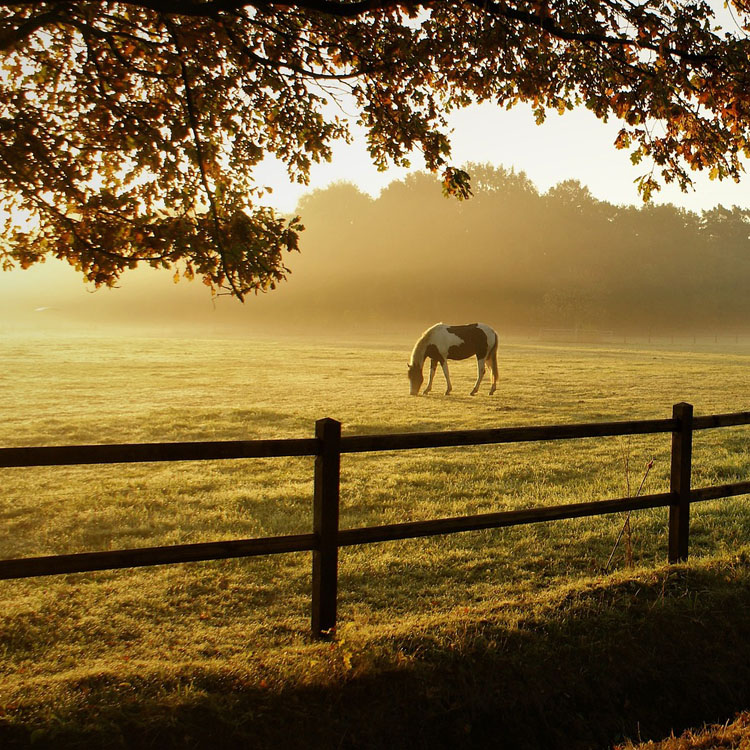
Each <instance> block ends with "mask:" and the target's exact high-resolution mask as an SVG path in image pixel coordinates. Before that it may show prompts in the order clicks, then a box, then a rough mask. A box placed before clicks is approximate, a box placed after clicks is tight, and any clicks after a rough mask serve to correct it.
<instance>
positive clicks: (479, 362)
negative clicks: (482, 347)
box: [471, 357, 486, 396]
mask: <svg viewBox="0 0 750 750" xmlns="http://www.w3.org/2000/svg"><path fill="white" fill-rule="evenodd" d="M485 362H486V359H483V358H482V359H480V358H479V357H477V382H476V383H474V390H472V392H471V395H472V396H476V395H477V391H478V390H479V386H480V384H481V382H482V378H483V377H484V370H485V367H484V363H485Z"/></svg>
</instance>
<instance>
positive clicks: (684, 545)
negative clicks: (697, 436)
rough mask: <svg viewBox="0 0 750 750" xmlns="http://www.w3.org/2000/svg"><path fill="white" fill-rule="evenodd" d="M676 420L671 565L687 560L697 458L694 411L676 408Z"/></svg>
mask: <svg viewBox="0 0 750 750" xmlns="http://www.w3.org/2000/svg"><path fill="white" fill-rule="evenodd" d="M672 418H673V419H676V420H677V428H676V429H675V430H674V432H673V433H672V466H671V475H670V482H669V491H670V492H671V493H672V495H673V496H674V502H673V503H672V504H671V505H670V506H669V562H670V563H676V562H681V561H684V560H687V557H688V536H689V533H690V475H691V471H692V468H691V464H692V457H693V407H692V405H691V404H685V403H680V404H675V405H674V406H673V407H672Z"/></svg>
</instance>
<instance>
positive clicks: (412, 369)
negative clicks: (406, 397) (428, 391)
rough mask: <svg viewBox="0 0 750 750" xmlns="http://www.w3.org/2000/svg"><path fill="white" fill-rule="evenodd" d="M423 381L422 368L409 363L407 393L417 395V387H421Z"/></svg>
mask: <svg viewBox="0 0 750 750" xmlns="http://www.w3.org/2000/svg"><path fill="white" fill-rule="evenodd" d="M423 382H424V375H422V368H421V367H418V366H417V365H409V393H410V394H411V395H412V396H418V395H419V389H420V388H421V387H422V383H423Z"/></svg>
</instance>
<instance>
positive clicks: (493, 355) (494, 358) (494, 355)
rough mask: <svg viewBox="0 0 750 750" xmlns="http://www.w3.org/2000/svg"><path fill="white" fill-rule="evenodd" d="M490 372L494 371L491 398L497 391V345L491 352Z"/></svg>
mask: <svg viewBox="0 0 750 750" xmlns="http://www.w3.org/2000/svg"><path fill="white" fill-rule="evenodd" d="M490 370H492V385H491V386H490V396H491V395H492V394H493V393H494V392H495V391H496V390H497V343H495V346H494V348H493V349H492V351H491V352H490Z"/></svg>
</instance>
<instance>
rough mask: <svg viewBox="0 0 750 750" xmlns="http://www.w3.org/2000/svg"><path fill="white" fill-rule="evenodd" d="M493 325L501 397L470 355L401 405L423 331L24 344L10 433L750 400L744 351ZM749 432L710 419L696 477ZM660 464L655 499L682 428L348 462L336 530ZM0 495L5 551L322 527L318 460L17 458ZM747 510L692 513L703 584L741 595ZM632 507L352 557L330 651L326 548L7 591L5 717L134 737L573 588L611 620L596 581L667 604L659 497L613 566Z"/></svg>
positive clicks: (550, 412)
mask: <svg viewBox="0 0 750 750" xmlns="http://www.w3.org/2000/svg"><path fill="white" fill-rule="evenodd" d="M415 333H417V332H415ZM500 336H501V345H500V349H499V356H498V359H499V369H500V379H499V386H498V390H497V393H496V394H495V395H494V396H493V397H492V398H490V397H488V396H487V390H488V388H489V383H488V382H485V383H484V384H483V386H482V388H481V390H480V393H479V395H477V396H475V397H470V396H469V395H468V393H469V391H470V390H471V387H472V385H473V382H474V379H475V373H476V370H475V366H474V363H473V361H472V360H469V361H466V362H461V363H451V377H452V380H453V386H454V391H453V393H452V394H451V396H449V397H444V396H442V395H438V394H439V393H441V392H442V383H441V381H440V374H438V376H437V382H436V386H435V390H434V391H433V394H431V395H430V396H429V397H419V398H411V397H409V395H408V391H409V387H408V381H407V377H406V369H407V368H406V364H407V359H408V355H409V351H410V349H411V346H412V345H413V341H412V340H406V339H404V340H402V341H397V342H395V343H390V342H389V343H388V344H384V343H380V342H377V341H370V342H356V341H353V342H335V343H334V342H332V343H329V344H326V345H324V346H321V347H317V348H311V347H310V346H309V345H307V344H306V343H305V342H304V341H294V340H288V341H277V340H271V339H260V338H258V339H253V340H247V339H241V340H208V339H206V340H193V339H187V338H177V337H176V338H171V339H150V338H120V339H111V340H110V339H104V338H102V339H93V338H84V337H78V338H60V339H54V338H43V337H39V338H23V339H22V338H15V339H14V338H6V339H5V340H4V341H2V343H0V348H1V349H2V359H3V363H4V368H3V371H2V373H0V380H1V382H2V389H0V413H1V414H2V420H0V445H3V446H23V445H52V444H60V445H62V444H88V443H102V442H110V443H112V442H115V443H121V442H159V441H183V440H224V439H253V438H271V437H309V436H311V435H312V433H313V426H314V422H315V420H316V419H319V418H321V417H324V416H330V417H334V418H336V419H338V420H340V421H341V422H342V423H343V431H344V434H350V435H351V434H366V433H374V432H398V431H415V430H444V429H458V428H475V427H476V428H478V427H500V426H516V425H530V424H562V423H569V422H588V421H597V420H602V421H604V420H618V419H638V418H652V417H655V418H658V417H668V416H670V414H671V406H672V404H673V403H676V402H678V401H688V402H690V403H692V404H693V405H694V407H695V413H696V415H702V414H711V413H720V412H730V411H739V410H742V409H747V408H748V366H750V351H748V350H742V349H736V348H732V349H730V348H725V349H722V348H721V347H707V348H704V349H703V350H702V351H693V352H688V351H685V350H682V349H680V348H679V347H675V348H671V349H664V348H661V349H660V348H657V347H653V348H652V347H636V346H631V347H625V346H623V347H620V348H615V347H604V346H576V347H565V346H549V345H547V346H544V345H540V344H536V343H533V342H522V341H517V342H511V343H506V344H503V341H502V332H501V333H500ZM749 448H750V433H748V431H747V429H746V428H744V429H743V428H727V429H723V430H711V431H703V432H702V433H701V434H699V435H697V436H696V439H695V445H694V478H693V483H694V486H697V487H700V486H702V485H704V484H712V483H723V482H731V481H739V480H741V479H746V478H748V476H750V450H749ZM651 460H653V461H654V466H653V469H652V470H651V471H650V472H649V475H648V477H647V478H646V483H645V485H644V489H643V491H644V492H662V491H666V490H667V489H668V485H669V477H668V473H669V439H668V436H644V437H637V438H636V437H633V438H604V439H597V440H592V439H588V440H576V441H566V442H558V443H551V444H545V443H540V444H531V445H522V446H513V445H509V446H494V447H492V446H490V447H476V448H459V449H455V448H453V449H451V448H441V449H433V450H419V451H402V452H393V453H386V454H379V455H368V454H359V455H352V456H346V457H345V458H344V460H343V464H342V488H341V493H342V494H341V502H342V506H341V513H342V515H341V528H348V527H355V526H364V525H375V524H382V523H392V522H399V521H408V520H420V519H428V518H437V517H442V516H448V515H464V514H472V513H481V512H489V511H493V510H506V509H507V510H510V509H514V508H522V507H529V506H535V505H543V504H557V503H563V502H582V501H586V500H594V499H605V498H608V497H619V496H623V495H625V494H628V493H632V494H635V492H636V490H637V488H638V486H639V484H640V481H641V479H642V478H643V475H644V471H645V467H646V465H647V463H648V462H649V461H651ZM2 486H3V491H2V493H1V494H0V518H1V519H2V526H1V527H0V557H2V558H11V557H21V556H32V555H46V554H58V553H66V552H78V551H89V550H102V549H118V548H125V547H136V546H152V545H164V544H177V543H187V542H198V541H214V540H219V539H229V538H240V537H257V536H271V535H274V534H294V533H306V532H308V531H309V530H310V527H311V508H312V506H311V493H312V459H309V458H304V459H267V460H242V461H225V462H181V463H175V464H141V465H115V466H108V465H103V466H94V467H58V468H55V467H53V468H39V469H5V470H2ZM746 506H747V498H746V497H739V498H734V499H728V500H723V501H721V502H707V503H701V504H700V505H699V506H696V507H694V509H693V512H692V523H691V548H690V551H691V559H692V561H693V562H691V565H692V566H693V567H694V569H695V570H696V572H695V576H696V578H701V576H702V577H703V578H702V579H701V580H703V584H702V585H706V584H705V582H706V581H708V580H713V579H714V578H715V579H716V580H720V581H723V582H726V581H729V580H730V579H731V581H734V583H735V584H736V585H737V586H740V587H741V588H742V587H743V586H744V587H745V588H747V580H748V577H750V571H748V566H747V564H746V562H747V556H748V553H750V513H748V512H747V507H746ZM622 522H623V519H622V517H621V516H619V515H618V516H604V517H597V518H591V519H577V520H572V521H564V522H557V523H554V524H539V525H534V526H527V527H520V528H515V529H509V530H498V531H488V532H471V533H465V534H457V535H452V536H449V537H435V538H431V539H421V540H420V539H417V540H406V541H402V542H388V543H383V544H381V545H375V546H366V547H361V548H359V547H353V548H348V549H345V550H342V551H341V553H340V563H339V565H340V577H339V586H340V591H339V612H340V622H341V623H342V624H343V627H342V628H341V632H340V633H339V638H338V640H337V641H336V642H334V643H332V644H320V643H314V642H311V641H310V639H309V636H308V633H309V588H310V555H309V553H296V554H289V555H280V556H275V557H269V558H253V559H248V560H240V561H222V562H213V563H197V564H192V565H176V566H165V567H155V568H151V569H140V570H137V571H127V570H126V571H117V572H104V573H96V574H82V575H70V576H56V577H50V578H41V579H29V580H21V581H7V582H0V598H1V600H2V614H1V615H0V730H2V731H5V732H6V735H5V736H6V738H8V740H9V741H11V740H12V741H16V742H21V741H22V739H23V738H24V737H27V733H28V732H31V731H34V732H36V733H37V734H36V741H39V742H43V741H44V740H45V738H46V739H47V740H48V741H49V742H53V740H54V741H60V737H62V736H64V735H65V732H66V731H68V730H70V731H72V730H71V729H70V728H71V727H73V726H75V727H77V731H79V732H84V733H85V732H88V733H89V734H90V736H94V737H101V736H102V733H103V732H105V731H113V732H114V735H113V736H114V740H117V741H119V740H118V737H120V739H122V737H121V736H120V735H119V734H118V732H119V731H121V730H120V729H117V727H118V726H119V725H120V724H121V723H122V722H123V721H125V719H127V722H129V724H128V725H129V726H131V730H129V731H131V732H132V733H134V734H135V735H138V736H140V735H139V734H138V733H140V734H141V735H143V736H149V737H151V739H152V740H153V736H156V735H153V736H152V734H149V732H152V733H153V732H156V733H157V734H158V727H159V726H161V725H160V724H159V722H162V724H163V721H164V716H165V715H167V713H169V712H170V711H178V713H179V711H187V708H186V707H193V708H194V707H195V706H200V707H201V710H202V711H208V712H209V713H210V712H211V711H217V712H219V714H221V712H222V711H223V710H224V709H220V708H217V706H218V705H219V704H221V702H222V701H221V700H220V699H219V698H218V697H217V696H225V699H226V696H227V695H228V694H230V693H231V694H232V695H237V694H240V695H243V694H249V693H252V694H253V695H255V693H256V692H260V693H261V694H263V695H264V696H267V695H280V694H283V693H284V691H285V690H288V689H289V687H290V686H293V687H294V689H295V690H303V689H314V688H315V687H316V686H320V685H330V684H331V680H341V681H344V682H346V681H347V680H352V679H355V678H357V679H360V678H361V679H368V678H373V679H374V677H375V676H377V675H381V674H384V673H387V672H388V671H389V670H396V671H398V670H407V671H408V670H409V669H417V668H418V667H419V663H420V654H422V653H423V652H424V653H427V652H430V649H431V648H433V647H434V644H436V643H437V644H439V647H440V649H442V651H445V653H448V652H449V651H451V650H452V649H458V650H459V651H460V650H461V649H462V648H464V649H465V648H468V647H467V643H470V644H472V648H473V647H475V646H476V643H477V639H478V638H480V637H481V638H482V639H484V640H485V641H486V640H487V638H488V636H487V635H486V634H483V630H482V627H480V624H481V623H486V622H490V621H491V622H492V623H494V625H493V627H496V628H497V627H500V626H499V625H498V623H502V627H501V630H502V631H503V632H505V633H506V636H505V637H506V638H508V639H510V638H511V636H510V635H508V633H514V632H516V631H517V630H518V624H519V623H520V622H521V621H523V620H524V619H525V618H528V617H531V618H532V619H534V620H536V621H538V622H539V623H544V622H545V618H548V619H549V621H553V620H555V618H559V616H560V615H559V613H560V611H561V610H560V607H561V606H562V607H563V609H564V608H565V606H567V605H565V602H566V601H568V600H569V598H570V597H571V595H573V594H574V595H575V596H574V598H577V600H579V601H581V602H583V604H582V605H581V606H583V607H584V609H587V610H592V611H593V610H596V603H597V602H600V599H601V597H600V596H599V594H596V595H594V594H592V592H602V591H604V592H607V591H610V589H609V587H610V586H611V587H613V588H612V589H611V591H620V592H621V593H622V592H625V593H627V591H629V590H630V589H629V587H630V586H632V585H633V581H634V580H635V581H639V582H640V583H639V584H638V585H639V586H641V587H642V588H643V590H644V592H646V593H644V594H643V597H642V598H643V600H644V601H645V600H649V601H650V598H653V599H654V601H657V600H658V598H659V588H660V587H661V591H662V594H661V595H662V599H663V595H664V591H665V590H668V589H669V588H670V586H671V585H672V583H670V582H672V581H673V579H672V578H671V576H672V573H670V572H668V571H665V570H664V568H663V563H664V561H665V559H666V510H663V509H662V510H654V511H643V512H639V513H637V514H634V516H633V518H632V529H633V531H632V540H631V544H632V558H633V565H634V568H632V569H631V568H628V569H626V568H625V565H624V545H623V544H622V543H621V546H620V548H619V550H618V552H617V554H616V555H615V557H614V560H613V565H612V566H611V570H613V572H610V573H609V574H608V575H604V573H603V567H604V565H605V563H606V561H607V558H608V557H609V554H610V552H611V550H612V546H613V544H614V541H615V539H616V537H617V535H618V533H619V531H620V528H621V526H622ZM717 560H718V561H722V560H723V561H724V563H721V562H716V561H717ZM726 561H730V562H729V563H726ZM738 561H740V562H738ZM725 563H726V564H725ZM727 565H728V566H729V568H727ZM701 566H703V567H701ZM728 569H730V572H729V573H727V570H728ZM654 571H656V572H654ZM700 571H702V572H700ZM717 571H718V572H717ZM712 577H713V578H712ZM740 581H741V583H739V582H740ZM680 585H681V584H680ZM686 586H687V584H686ZM688 589H689V586H687V588H686V589H685V590H686V591H687V590H688ZM731 590H733V589H731ZM611 591H610V593H611ZM732 595H733V594H731V593H730V587H728V588H727V594H726V596H727V597H728V599H727V601H729V599H731V596H732ZM603 596H604V598H607V597H609V594H607V593H605V594H603ZM592 597H593V598H592ZM612 597H613V598H614V599H617V596H615V595H612ZM688 598H689V597H688ZM545 613H553V614H545ZM493 632H494V631H493ZM516 635H517V632H516ZM514 637H515V636H514ZM500 640H502V639H500ZM430 644H433V645H432V646H431V645H430ZM495 645H496V646H497V643H496V644H495ZM442 651H441V653H442ZM467 679H468V677H467ZM475 688H476V689H480V688H478V687H477V686H475ZM466 689H467V690H470V689H472V688H471V686H469V687H466ZM226 700H228V699H226ZM233 700H234V699H233ZM263 700H266V701H268V700H270V699H269V698H267V697H265V698H263ZM225 702H226V701H225ZM262 705H264V706H266V708H265V710H266V711H267V712H268V711H270V709H269V708H268V703H263V704H262ZM144 706H145V708H144ZM256 708H257V706H256ZM227 711H228V709H227ZM260 713H261V714H262V713H263V710H261V711H260ZM136 715H137V718H136ZM221 715H222V716H224V717H225V718H224V719H222V721H223V722H226V721H229V719H227V718H226V715H225V714H221ZM227 715H228V714H227ZM191 716H193V714H191ZM243 716H244V719H243V720H244V721H245V722H246V724H245V729H246V730H247V731H250V730H249V729H248V727H250V724H247V722H248V721H249V719H248V718H247V713H246V714H243ZM102 717H103V718H102ZM707 718H708V717H707ZM191 721H192V722H193V723H190V726H191V727H193V729H191V730H190V731H194V732H197V734H196V735H195V736H198V735H200V731H199V729H198V728H196V727H198V726H199V725H200V721H199V720H195V717H194V716H193V719H191ZM237 721H238V722H239V719H238V720H237ZM150 722H151V723H150ZM152 724H153V726H152ZM238 726H239V724H238ZM106 727H109V730H106ZM113 727H115V729H113ZM132 727H136V729H132ZM180 731H182V730H180ZM185 731H186V732H187V734H190V731H188V730H185ZM237 731H238V735H237V736H238V737H240V736H244V735H243V734H242V731H245V730H242V731H240V730H239V729H238V730H237ZM187 734H186V736H187ZM0 736H2V735H0ZM190 736H193V735H190ZM19 738H21V739H19ZM55 738H57V739H56V740H55ZM193 739H194V742H193V744H196V745H199V744H200V742H199V741H198V740H197V739H195V737H194V736H193ZM126 740H127V736H126V737H125V740H123V741H126ZM238 742H239V740H238ZM115 744H116V742H115ZM168 744H169V743H168ZM178 744H179V743H178ZM189 744H190V743H187V745H189ZM259 745H263V743H262V742H261V741H260V740H259Z"/></svg>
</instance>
